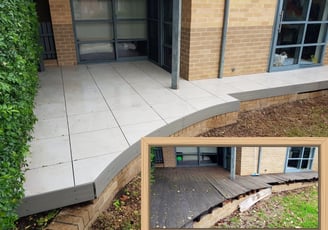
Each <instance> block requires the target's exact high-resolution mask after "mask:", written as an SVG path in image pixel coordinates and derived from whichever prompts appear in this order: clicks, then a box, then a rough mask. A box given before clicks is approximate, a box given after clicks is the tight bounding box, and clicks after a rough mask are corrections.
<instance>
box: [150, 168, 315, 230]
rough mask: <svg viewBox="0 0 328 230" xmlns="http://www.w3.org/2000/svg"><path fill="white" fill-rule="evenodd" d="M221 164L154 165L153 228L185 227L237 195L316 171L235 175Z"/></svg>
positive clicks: (303, 177) (305, 178) (304, 178)
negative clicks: (183, 166)
mask: <svg viewBox="0 0 328 230" xmlns="http://www.w3.org/2000/svg"><path fill="white" fill-rule="evenodd" d="M229 175H230V174H229V172H228V171H226V170H224V169H222V168H220V167H203V168H156V170H155V182H154V184H152V186H151V210H150V223H151V227H152V228H163V227H165V228H188V227H192V224H193V221H195V220H197V219H199V218H200V217H201V216H202V215H204V214H207V213H210V212H211V210H212V209H213V208H216V207H221V206H222V205H223V203H224V201H226V200H230V199H235V198H238V197H239V196H240V195H244V194H250V193H253V192H255V191H259V190H260V189H264V188H269V187H272V185H277V184H285V183H294V182H300V181H312V180H316V179H318V173H317V172H302V173H288V174H267V175H261V176H236V179H235V180H234V181H232V180H230V179H229Z"/></svg>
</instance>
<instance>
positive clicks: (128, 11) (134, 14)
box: [116, 0, 147, 19]
mask: <svg viewBox="0 0 328 230" xmlns="http://www.w3.org/2000/svg"><path fill="white" fill-rule="evenodd" d="M146 3H147V1H146V0H118V1H117V12H116V16H117V18H119V19H122V18H147V11H146V10H147V5H146Z"/></svg>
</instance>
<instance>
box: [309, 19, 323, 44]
mask: <svg viewBox="0 0 328 230" xmlns="http://www.w3.org/2000/svg"><path fill="white" fill-rule="evenodd" d="M326 34H327V24H324V23H323V24H309V25H308V26H307V29H306V34H305V40H304V43H324V42H325V39H326Z"/></svg>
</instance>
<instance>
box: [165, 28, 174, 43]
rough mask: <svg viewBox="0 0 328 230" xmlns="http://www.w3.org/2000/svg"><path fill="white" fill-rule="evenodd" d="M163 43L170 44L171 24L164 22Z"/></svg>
mask: <svg viewBox="0 0 328 230" xmlns="http://www.w3.org/2000/svg"><path fill="white" fill-rule="evenodd" d="M164 44H165V45H172V25H171V24H164Z"/></svg>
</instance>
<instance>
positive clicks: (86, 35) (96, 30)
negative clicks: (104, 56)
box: [75, 22, 113, 41]
mask: <svg viewBox="0 0 328 230" xmlns="http://www.w3.org/2000/svg"><path fill="white" fill-rule="evenodd" d="M75 29H76V38H77V40H78V41H97V40H112V39H113V27H112V24H111V23H101V22H97V23H77V24H76V25H75Z"/></svg>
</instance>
